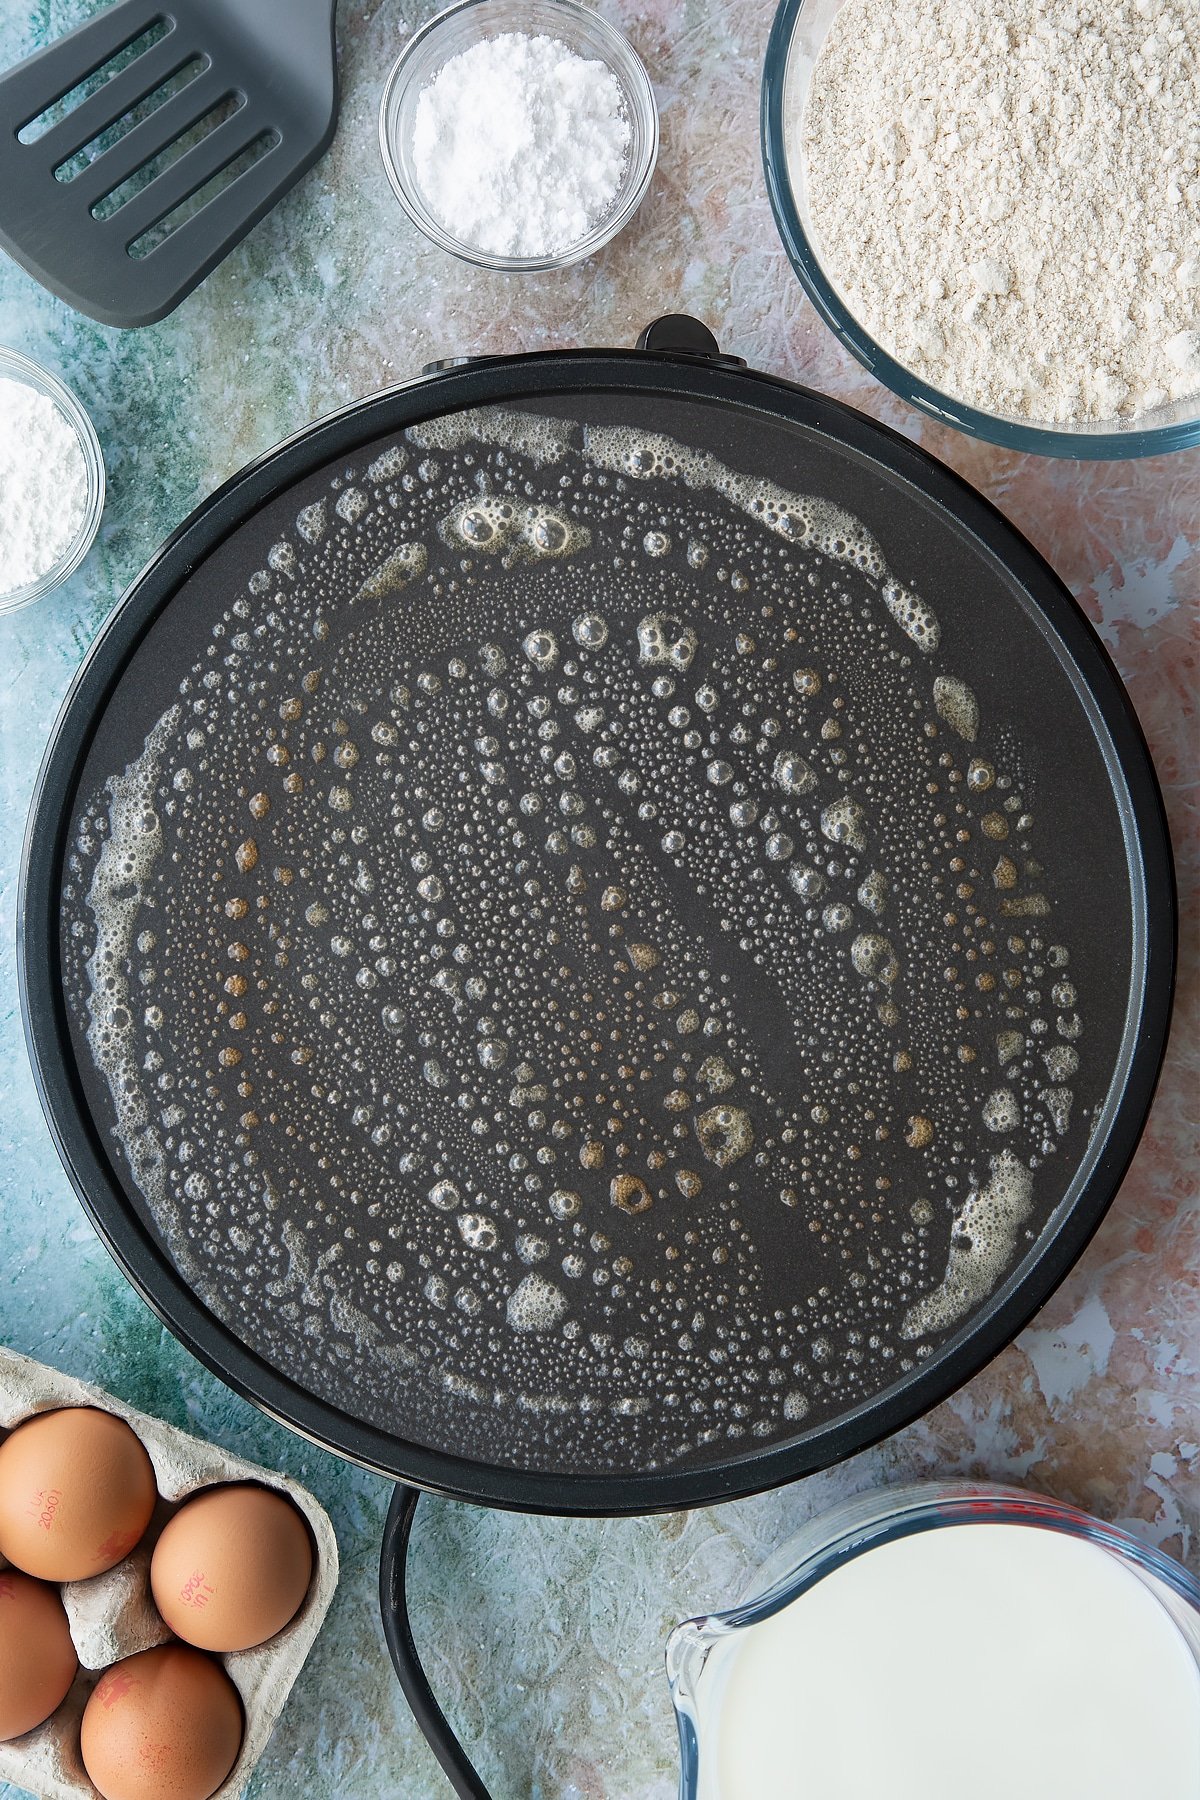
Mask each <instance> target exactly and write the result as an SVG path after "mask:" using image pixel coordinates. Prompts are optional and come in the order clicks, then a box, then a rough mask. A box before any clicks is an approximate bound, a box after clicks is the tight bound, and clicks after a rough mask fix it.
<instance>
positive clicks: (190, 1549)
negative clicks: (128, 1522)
mask: <svg viewBox="0 0 1200 1800" xmlns="http://www.w3.org/2000/svg"><path fill="white" fill-rule="evenodd" d="M311 1578H312V1547H311V1545H310V1543H309V1537H308V1529H307V1527H306V1526H305V1523H304V1520H303V1519H302V1518H301V1516H300V1514H299V1513H298V1512H297V1511H296V1508H295V1507H294V1506H293V1505H292V1503H291V1501H290V1500H286V1499H285V1498H284V1496H283V1495H282V1494H279V1493H276V1492H275V1490H274V1489H273V1488H265V1487H256V1486H255V1485H254V1484H253V1483H251V1482H241V1483H237V1484H234V1485H231V1486H229V1487H214V1488H207V1489H206V1490H205V1491H204V1492H203V1493H201V1494H197V1495H196V1497H195V1498H194V1499H192V1500H189V1501H188V1502H187V1504H186V1506H182V1507H180V1509H179V1511H178V1512H177V1513H176V1514H175V1517H174V1518H173V1519H172V1520H171V1521H170V1523H169V1524H168V1525H167V1527H166V1529H165V1530H164V1532H163V1534H162V1536H161V1537H160V1538H159V1540H158V1543H157V1544H156V1545H155V1546H154V1559H153V1561H152V1562H151V1564H150V1585H151V1587H152V1589H153V1591H154V1603H155V1605H156V1606H157V1607H158V1610H159V1612H160V1613H161V1614H162V1616H163V1618H164V1619H165V1620H166V1622H167V1624H168V1625H169V1626H170V1627H171V1630H172V1631H173V1632H175V1633H176V1634H177V1635H178V1636H179V1637H181V1638H183V1639H185V1641H186V1642H187V1643H189V1644H198V1645H199V1646H200V1648H201V1649H202V1650H222V1651H227V1650H248V1649H250V1647H251V1645H253V1644H261V1643H263V1642H264V1641H265V1640H266V1639H267V1638H269V1637H274V1635H275V1633H276V1632H277V1631H282V1630H283V1627H284V1626H285V1625H286V1624H287V1622H288V1620H289V1619H291V1618H292V1617H293V1616H294V1614H295V1612H296V1610H297V1608H298V1607H299V1605H300V1602H301V1601H302V1600H303V1599H304V1596H305V1594H306V1593H307V1592H308V1584H309V1581H310V1580H311Z"/></svg>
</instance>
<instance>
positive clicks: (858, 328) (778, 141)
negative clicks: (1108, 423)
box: [759, 0, 1200, 461]
mask: <svg viewBox="0 0 1200 1800" xmlns="http://www.w3.org/2000/svg"><path fill="white" fill-rule="evenodd" d="M810 4H811V0H780V4H779V8H778V10H777V12H776V14H775V20H774V23H773V25H772V27H771V35H770V38H769V39H768V42H767V52H766V58H765V60H764V64H763V79H762V95H761V103H760V108H759V124H760V133H761V139H762V158H763V172H764V175H765V177H766V184H767V194H768V197H769V199H770V202H771V212H772V214H773V216H774V219H775V228H776V230H777V231H778V233H779V236H780V238H781V239H782V242H783V247H784V249H785V251H786V252H787V257H788V261H789V262H790V263H791V265H792V268H793V270H794V271H795V274H796V276H797V278H798V280H799V282H800V285H801V287H802V288H803V289H804V291H805V293H806V294H807V296H808V298H809V299H810V300H811V302H812V304H813V305H814V307H815V308H816V310H817V312H818V314H819V315H820V317H821V319H822V320H823V321H824V323H825V324H826V325H828V327H829V329H830V330H831V331H832V332H833V334H834V336H835V337H836V338H837V339H838V341H839V343H841V344H842V345H844V347H845V348H846V349H847V350H848V351H849V352H850V354H851V355H852V356H853V357H854V358H855V360H856V361H857V362H860V363H861V364H862V365H863V367H864V368H865V369H866V370H867V371H868V372H869V373H870V374H872V375H874V376H875V378H876V380H877V381H880V382H882V383H883V385H884V386H885V387H887V388H890V389H891V391H892V393H894V394H897V395H899V397H900V399H901V400H906V401H907V402H908V403H909V405H911V406H915V407H917V408H918V409H919V410H920V411H921V412H923V413H926V414H928V416H929V417H930V418H933V419H937V420H938V421H939V422H940V423H941V424H943V425H952V426H953V427H954V428H955V430H957V431H961V432H965V433H966V434H967V435H968V436H969V437H975V438H982V439H984V440H985V441H986V442H988V443H992V444H998V445H1000V446H1001V447H1002V448H1003V449H1007V450H1018V451H1027V452H1031V453H1032V454H1034V455H1038V456H1057V457H1063V458H1070V459H1073V460H1075V461H1109V460H1112V461H1118V460H1119V461H1126V460H1133V459H1135V458H1139V457H1144V456H1162V455H1165V454H1166V453H1167V452H1169V451H1171V450H1183V449H1187V448H1188V447H1189V446H1190V445H1193V444H1200V399H1198V400H1197V413H1196V417H1195V418H1193V419H1180V420H1176V421H1173V422H1172V423H1171V424H1169V425H1157V426H1148V427H1145V428H1139V427H1137V426H1131V427H1130V429H1129V430H1127V431H1106V430H1103V429H1092V428H1091V427H1087V428H1080V429H1077V430H1072V429H1070V428H1069V427H1057V426H1053V425H1039V424H1034V423H1033V422H1032V421H1031V422H1029V423H1023V422H1022V421H1020V420H1016V419H1009V418H1004V417H1002V416H1001V415H999V414H997V413H989V412H986V411H984V410H982V409H981V408H979V407H974V406H969V405H968V404H967V403H966V402H965V401H962V400H956V399H954V398H952V396H950V395H949V394H946V393H943V392H942V390H941V389H940V388H936V387H933V386H932V385H931V384H930V383H928V382H926V381H922V380H921V378H920V376H919V375H916V374H914V373H913V371H912V370H911V369H909V368H906V367H905V365H904V364H903V363H901V362H897V361H896V359H895V358H894V357H892V356H890V355H889V354H888V352H887V351H886V350H884V349H883V347H882V346H881V345H880V344H879V343H878V342H877V341H876V339H875V338H873V337H872V336H871V334H870V332H869V331H867V330H866V329H865V328H864V327H863V326H862V325H860V324H859V322H858V320H857V319H856V318H855V317H854V315H853V314H852V313H851V312H850V310H849V308H848V307H847V305H846V303H845V301H844V300H843V299H842V298H841V296H840V295H839V293H838V292H837V289H836V288H835V287H834V286H833V284H832V283H831V282H830V280H829V278H828V276H827V275H826V274H825V271H824V270H823V269H822V267H821V264H820V261H819V259H818V257H817V254H816V251H815V249H814V248H813V245H812V242H811V240H810V238H809V236H808V234H807V232H806V231H805V229H804V227H803V225H802V224H801V222H800V214H799V210H798V208H797V206H796V201H795V197H794V194H793V191H792V183H791V176H790V174H789V171H788V158H787V147H786V132H785V116H784V108H785V100H786V92H787V72H788V63H789V60H790V55H791V48H792V40H793V38H794V35H795V29H796V24H797V21H798V20H799V17H800V14H801V12H802V11H803V10H804V7H805V6H806V5H810Z"/></svg>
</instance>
